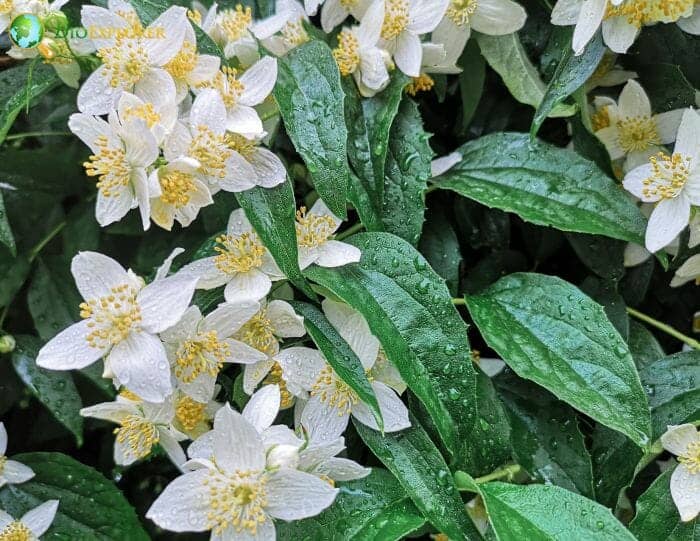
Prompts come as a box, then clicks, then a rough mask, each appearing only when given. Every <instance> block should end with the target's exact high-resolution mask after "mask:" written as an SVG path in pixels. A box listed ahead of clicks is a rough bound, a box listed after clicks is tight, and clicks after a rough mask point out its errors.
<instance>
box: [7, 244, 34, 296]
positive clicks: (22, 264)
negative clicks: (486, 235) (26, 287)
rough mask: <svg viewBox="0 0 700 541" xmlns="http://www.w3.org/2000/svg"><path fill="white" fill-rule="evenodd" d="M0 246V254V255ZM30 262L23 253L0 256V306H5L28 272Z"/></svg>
mask: <svg viewBox="0 0 700 541" xmlns="http://www.w3.org/2000/svg"><path fill="white" fill-rule="evenodd" d="M1 250H2V248H0V255H1ZM30 269H31V263H30V262H29V260H28V259H27V257H26V256H24V255H21V254H20V255H19V256H17V258H15V259H13V258H11V257H9V256H7V257H2V258H0V306H7V305H8V304H10V302H11V301H12V299H13V297H14V296H15V294H16V293H17V292H18V291H19V290H20V288H21V287H22V284H24V281H25V280H26V278H27V275H28V274H29V270H30Z"/></svg>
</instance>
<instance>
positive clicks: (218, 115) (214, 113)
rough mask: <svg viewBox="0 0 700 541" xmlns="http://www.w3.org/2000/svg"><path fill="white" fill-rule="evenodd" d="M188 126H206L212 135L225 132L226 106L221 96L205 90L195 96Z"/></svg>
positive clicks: (215, 92)
mask: <svg viewBox="0 0 700 541" xmlns="http://www.w3.org/2000/svg"><path fill="white" fill-rule="evenodd" d="M190 124H191V125H192V126H195V127H196V126H207V127H209V128H210V129H211V130H212V131H213V132H214V133H217V134H222V133H224V131H226V106H225V105H224V101H223V100H222V99H221V94H219V93H218V92H217V91H216V90H213V89H211V88H207V89H204V90H202V92H201V93H199V94H198V95H197V97H196V98H195V99H194V103H192V109H190Z"/></svg>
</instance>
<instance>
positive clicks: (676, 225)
mask: <svg viewBox="0 0 700 541" xmlns="http://www.w3.org/2000/svg"><path fill="white" fill-rule="evenodd" d="M689 219H690V201H688V200H687V199H686V198H685V197H684V196H683V195H680V196H678V197H674V198H673V199H664V200H663V201H660V202H659V203H658V204H657V205H656V207H655V208H654V210H653V212H652V213H651V216H650V217H649V223H648V224H647V233H646V238H645V245H646V248H647V250H649V251H650V252H651V253H654V252H657V251H658V250H660V249H661V248H663V247H665V246H668V245H669V244H671V242H673V239H675V238H676V237H677V236H678V234H679V233H680V232H681V231H683V229H685V227H686V226H687V225H688V220H689Z"/></svg>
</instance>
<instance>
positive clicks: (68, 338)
mask: <svg viewBox="0 0 700 541" xmlns="http://www.w3.org/2000/svg"><path fill="white" fill-rule="evenodd" d="M89 324H90V322H89V320H83V321H80V322H79V323H75V324H74V325H71V326H70V327H68V328H67V329H64V330H63V331H61V332H60V333H58V334H57V335H56V336H54V337H53V338H52V339H51V340H49V342H48V343H47V344H46V345H44V347H42V348H41V350H39V354H38V355H37V358H36V364H37V366H40V367H41V368H48V369H50V370H77V369H80V368H85V367H86V366H89V365H91V364H92V363H94V362H95V361H96V360H97V359H99V358H100V357H102V356H103V355H105V354H106V353H107V351H109V348H104V349H100V348H93V347H91V346H90V345H89V344H88V341H87V336H88V334H89V333H90V332H92V329H91V328H90V327H88V325H89Z"/></svg>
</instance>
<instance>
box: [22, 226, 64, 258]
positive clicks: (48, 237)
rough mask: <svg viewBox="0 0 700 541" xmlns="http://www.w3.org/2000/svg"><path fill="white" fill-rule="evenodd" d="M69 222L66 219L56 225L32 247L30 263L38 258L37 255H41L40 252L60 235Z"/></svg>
mask: <svg viewBox="0 0 700 541" xmlns="http://www.w3.org/2000/svg"><path fill="white" fill-rule="evenodd" d="M67 224H68V222H67V221H65V220H64V221H63V222H61V223H59V224H57V225H56V227H54V228H53V229H52V230H51V231H49V232H48V234H47V235H46V236H45V237H44V238H43V239H41V240H40V241H39V243H38V244H37V245H36V246H34V248H32V249H31V251H30V252H29V256H28V259H29V262H30V263H31V262H32V261H34V260H35V259H36V256H38V255H39V252H41V251H42V250H43V249H44V247H45V246H46V245H47V244H48V243H49V242H51V240H52V239H53V238H54V237H55V236H56V235H58V234H59V233H60V232H61V231H62V230H63V228H64V227H66V225H67Z"/></svg>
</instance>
